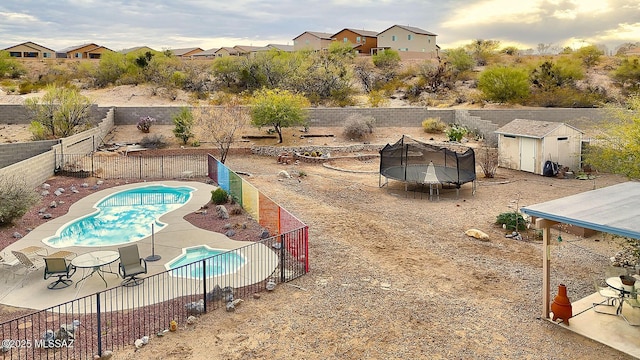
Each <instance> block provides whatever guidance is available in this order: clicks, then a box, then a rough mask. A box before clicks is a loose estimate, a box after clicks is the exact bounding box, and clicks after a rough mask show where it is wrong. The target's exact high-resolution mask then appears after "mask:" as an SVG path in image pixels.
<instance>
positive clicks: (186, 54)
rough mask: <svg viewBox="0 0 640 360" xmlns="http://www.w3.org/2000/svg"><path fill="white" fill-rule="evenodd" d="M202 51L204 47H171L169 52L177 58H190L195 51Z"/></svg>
mask: <svg viewBox="0 0 640 360" xmlns="http://www.w3.org/2000/svg"><path fill="white" fill-rule="evenodd" d="M203 51H204V49H201V48H199V47H193V48H183V49H171V53H172V54H173V56H176V57H179V58H183V59H190V58H191V56H192V55H195V54H197V53H201V52H203Z"/></svg>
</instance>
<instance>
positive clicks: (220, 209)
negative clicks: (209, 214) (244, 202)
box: [216, 205, 229, 219]
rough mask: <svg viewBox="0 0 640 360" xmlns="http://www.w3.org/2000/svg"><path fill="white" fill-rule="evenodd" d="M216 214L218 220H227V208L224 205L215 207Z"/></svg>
mask: <svg viewBox="0 0 640 360" xmlns="http://www.w3.org/2000/svg"><path fill="white" fill-rule="evenodd" d="M216 213H217V214H218V217H219V218H220V219H228V218H229V211H227V208H226V207H225V206H224V205H216Z"/></svg>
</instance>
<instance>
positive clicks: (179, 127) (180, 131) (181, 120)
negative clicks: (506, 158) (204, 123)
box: [173, 107, 194, 145]
mask: <svg viewBox="0 0 640 360" xmlns="http://www.w3.org/2000/svg"><path fill="white" fill-rule="evenodd" d="M193 122H194V121H193V114H192V113H191V110H190V109H189V108H188V107H182V108H181V109H180V112H179V113H177V114H175V115H174V116H173V124H174V125H175V127H174V128H173V135H175V137H177V138H178V139H180V140H181V141H182V144H184V145H186V144H187V142H188V141H189V139H191V138H192V137H193V132H192V128H193Z"/></svg>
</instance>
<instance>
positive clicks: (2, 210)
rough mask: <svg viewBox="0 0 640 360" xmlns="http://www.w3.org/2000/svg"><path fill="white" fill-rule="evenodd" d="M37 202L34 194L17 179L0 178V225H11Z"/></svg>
mask: <svg viewBox="0 0 640 360" xmlns="http://www.w3.org/2000/svg"><path fill="white" fill-rule="evenodd" d="M36 201H38V197H37V195H36V193H35V192H34V191H33V190H32V189H30V188H29V186H27V184H26V183H25V182H23V181H20V180H19V179H18V178H17V177H0V225H7V224H11V223H12V222H13V221H14V220H16V219H19V218H21V217H22V215H24V214H26V213H27V211H28V210H29V208H31V206H32V205H34V204H35V203H36Z"/></svg>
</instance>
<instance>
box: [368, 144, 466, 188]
mask: <svg viewBox="0 0 640 360" xmlns="http://www.w3.org/2000/svg"><path fill="white" fill-rule="evenodd" d="M455 147H456V148H459V149H460V150H458V151H456V150H453V149H449V148H446V147H443V146H438V145H433V144H427V143H424V142H420V141H418V140H415V139H412V138H411V137H408V136H404V135H403V136H402V138H401V139H400V140H398V141H397V142H396V143H395V144H393V145H390V144H387V145H386V146H385V147H384V148H382V150H380V175H382V176H384V177H385V178H388V179H394V180H398V181H403V182H410V183H423V182H425V181H427V180H428V179H427V178H426V177H429V175H427V174H428V173H433V171H434V170H435V177H436V178H437V182H439V183H441V184H450V185H455V186H456V188H460V186H462V185H463V184H465V183H468V182H472V181H475V180H476V159H475V153H474V151H473V149H472V148H468V147H464V146H462V145H456V146H455ZM463 150H464V151H463ZM430 166H432V168H429V167H430ZM434 168H435V169H434ZM431 181H432V180H431Z"/></svg>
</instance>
